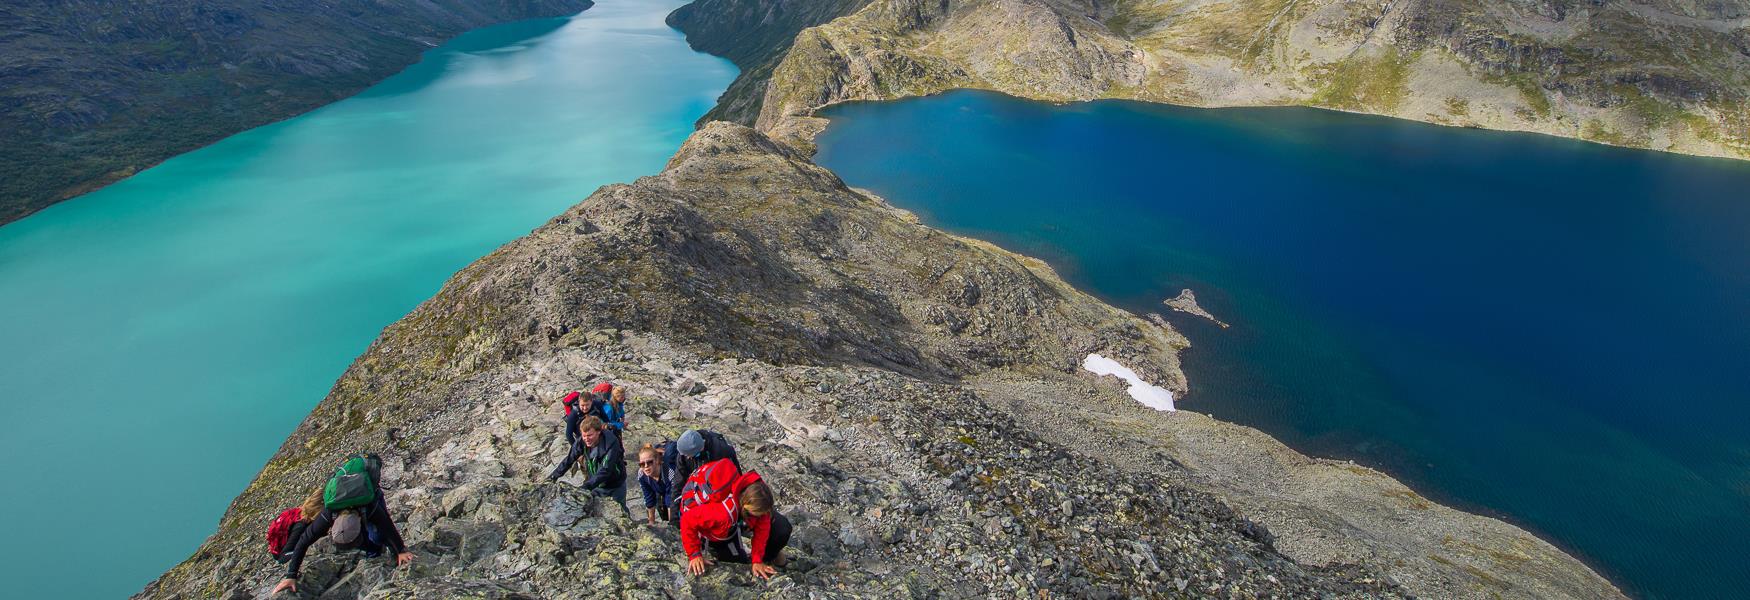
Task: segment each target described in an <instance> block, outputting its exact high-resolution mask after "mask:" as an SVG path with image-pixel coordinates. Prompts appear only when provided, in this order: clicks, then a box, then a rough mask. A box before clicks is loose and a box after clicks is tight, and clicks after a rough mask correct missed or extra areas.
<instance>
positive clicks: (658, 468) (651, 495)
mask: <svg viewBox="0 0 1750 600" xmlns="http://www.w3.org/2000/svg"><path fill="white" fill-rule="evenodd" d="M638 489H639V490H640V491H643V492H644V512H645V516H646V517H648V518H649V519H650V524H651V525H655V524H656V517H657V516H658V515H661V516H662V520H664V521H667V520H669V516H670V515H669V490H670V489H672V488H671V487H670V482H669V479H668V470H667V469H664V468H663V465H662V449H660V448H657V447H656V446H654V445H651V444H645V445H644V447H643V448H639V449H638Z"/></svg>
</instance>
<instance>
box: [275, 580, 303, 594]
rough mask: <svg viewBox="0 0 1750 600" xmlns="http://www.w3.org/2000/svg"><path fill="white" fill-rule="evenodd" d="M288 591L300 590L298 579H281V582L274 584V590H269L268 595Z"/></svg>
mask: <svg viewBox="0 0 1750 600" xmlns="http://www.w3.org/2000/svg"><path fill="white" fill-rule="evenodd" d="M286 591H289V592H294V593H296V592H297V591H298V580H296V579H281V580H280V584H279V585H276V586H273V591H272V592H268V594H267V595H269V596H272V595H275V594H278V593H280V592H286Z"/></svg>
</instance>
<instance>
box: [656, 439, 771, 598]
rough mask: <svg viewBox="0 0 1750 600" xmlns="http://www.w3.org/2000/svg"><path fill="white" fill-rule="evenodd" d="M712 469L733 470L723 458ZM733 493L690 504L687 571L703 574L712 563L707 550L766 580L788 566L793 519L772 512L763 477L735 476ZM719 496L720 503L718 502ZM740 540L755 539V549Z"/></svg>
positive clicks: (684, 534)
mask: <svg viewBox="0 0 1750 600" xmlns="http://www.w3.org/2000/svg"><path fill="white" fill-rule="evenodd" d="M710 468H715V469H722V470H730V469H733V468H734V467H733V465H732V464H731V463H729V462H728V461H727V459H725V460H723V461H720V462H718V463H713V465H712V466H711V467H710ZM688 483H689V484H692V483H693V482H692V481H689V482H688ZM689 487H694V486H692V485H689ZM729 489H730V493H728V494H720V495H717V496H715V497H713V498H712V499H713V500H714V501H712V502H708V503H704V504H698V505H692V506H690V507H689V508H688V509H687V511H686V512H685V513H684V514H682V515H681V518H680V522H681V547H682V549H683V550H685V551H686V553H687V572H689V573H692V574H693V575H703V574H704V573H705V569H706V568H707V567H708V566H709V565H710V562H709V561H708V560H706V558H705V555H704V551H705V548H706V547H709V548H710V549H711V555H712V557H713V558H715V559H716V560H718V561H721V562H726V563H737V564H747V565H749V567H750V568H751V569H752V571H753V575H754V577H758V578H760V579H768V578H770V577H771V576H772V575H773V574H775V573H776V572H777V569H775V568H774V567H778V566H783V564H784V562H785V560H784V554H783V552H784V547H785V546H787V545H789V543H790V529H791V527H790V520H789V519H788V518H785V517H784V515H782V514H779V513H778V512H777V511H775V510H773V504H774V502H773V499H772V490H771V488H770V487H768V486H767V485H766V483H765V481H762V480H761V479H760V474H759V473H757V472H753V471H748V472H745V473H736V474H735V479H734V482H733V484H732V485H731V487H730V488H729ZM707 495H709V494H707ZM719 497H720V498H721V499H720V500H718V499H716V498H719ZM742 536H748V537H750V538H752V548H751V550H750V549H749V548H747V547H745V546H743V545H742V542H741V538H742Z"/></svg>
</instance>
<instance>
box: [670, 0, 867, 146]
mask: <svg viewBox="0 0 1750 600" xmlns="http://www.w3.org/2000/svg"><path fill="white" fill-rule="evenodd" d="M868 3H869V0H697V1H696V2H693V3H690V4H687V5H686V6H682V7H680V8H678V9H675V11H674V12H673V13H670V14H669V16H668V25H669V26H670V27H674V28H676V29H679V30H681V31H683V32H686V34H687V43H688V44H691V45H692V47H693V49H695V50H698V51H700V52H707V53H710V54H715V55H718V56H722V57H724V58H727V59H729V60H730V61H732V62H734V63H735V66H737V67H741V75H740V76H738V77H736V78H735V82H734V83H731V84H730V85H729V89H728V90H725V91H724V92H723V95H722V96H721V97H719V98H718V99H717V106H714V107H712V108H711V111H710V112H708V113H706V114H705V116H704V117H701V118H700V119H699V123H700V124H704V123H709V122H711V121H733V122H736V123H741V124H743V125H752V124H753V122H754V119H757V118H759V112H760V99H761V98H764V97H765V93H766V82H767V80H769V79H771V76H772V69H773V68H774V67H776V66H777V65H778V60H779V59H782V58H783V57H784V51H785V50H787V49H789V48H790V42H791V40H794V39H796V33H797V32H799V31H801V30H803V29H804V28H807V27H813V26H815V25H820V24H822V23H826V22H829V21H832V20H833V19H837V18H839V17H842V16H845V15H848V14H851V13H853V12H856V10H857V9H859V8H862V7H863V6H864V5H867V4H868Z"/></svg>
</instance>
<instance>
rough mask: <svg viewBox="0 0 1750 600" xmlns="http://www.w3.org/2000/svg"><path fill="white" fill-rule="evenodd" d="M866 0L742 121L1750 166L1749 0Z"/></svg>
mask: <svg viewBox="0 0 1750 600" xmlns="http://www.w3.org/2000/svg"><path fill="white" fill-rule="evenodd" d="M721 1H722V2H729V3H732V4H734V3H735V2H733V0H721ZM750 1H751V0H750ZM865 2H866V5H865V6H863V7H862V8H861V9H860V10H858V11H857V12H856V13H854V14H851V15H848V16H845V17H842V18H839V19H836V20H833V21H830V22H825V23H823V24H820V25H817V26H814V27H810V28H807V29H803V30H800V32H799V34H798V35H797V36H796V38H795V39H794V40H793V43H792V44H791V45H790V46H789V48H788V49H787V50H786V51H785V52H784V56H783V58H782V59H781V60H780V61H779V63H778V65H777V66H775V67H773V68H772V69H771V70H770V72H769V74H768V73H765V72H754V73H748V74H746V75H744V77H748V78H761V77H769V79H770V83H769V84H767V85H763V86H756V85H752V84H743V85H740V86H738V87H737V88H736V89H734V90H732V92H734V93H738V94H741V96H739V97H733V98H726V102H728V103H731V104H734V105H737V106H753V105H756V104H757V105H758V106H759V107H760V110H759V111H757V113H753V116H752V117H751V119H747V120H744V121H743V122H745V123H750V124H754V123H757V125H758V127H759V128H760V129H761V130H762V131H766V132H768V133H772V134H773V135H775V136H777V137H778V138H779V139H783V140H786V141H787V142H790V143H794V144H797V145H799V146H800V147H804V148H807V147H808V146H809V144H810V140H811V139H812V137H813V135H814V133H816V132H818V130H819V129H820V128H821V127H823V126H824V124H823V123H822V122H820V121H819V120H818V119H815V118H813V117H812V115H813V114H814V113H815V111H817V110H818V109H820V108H821V107H824V106H828V105H831V104H834V103H837V102H845V101H853V100H888V99H895V98H901V97H906V96H918V95H928V94H933V93H937V92H941V91H945V90H948V89H954V88H979V89H989V90H996V91H1000V92H1004V93H1007V94H1011V95H1015V96H1019V97H1024V98H1032V99H1038V100H1047V101H1054V102H1068V101H1080V100H1092V99H1099V98H1123V99H1135V100H1146V101H1152V102H1167V103H1172V104H1181V105H1190V106H1258V105H1309V106H1319V107H1325V108H1332V109H1337V110H1346V111H1355V112H1365V113H1373V114H1381V115H1388V116H1394V117H1399V118H1405V119H1414V120H1419V121H1426V122H1431V123H1440V124H1446V125H1456V126H1466V127H1482V128H1489V129H1504V130H1516V131H1532V132H1539V133H1546V134H1551V135H1559V136H1566V137H1575V138H1581V139H1586V140H1591V141H1596V142H1602V143H1608V144H1615V145H1621V146H1630V147H1638V148H1650V149H1656V150H1667V151H1673V152H1682V153H1689V154H1700V155H1708V156H1722V157H1731V158H1750V3H1746V2H1745V1H1744V0H1721V1H1718V2H1708V3H1700V4H1697V3H1683V2H1666V1H1663V0H1604V1H1598V2H1571V1H1565V0H1548V1H1544V0H1539V1H1519V0H872V1H870V0H865ZM683 28H684V29H685V30H686V31H688V33H689V35H695V34H696V35H700V36H704V35H708V34H707V33H706V32H707V31H709V27H708V26H707V25H704V24H698V25H694V26H693V27H691V28H687V27H683ZM756 91H761V92H763V95H762V96H760V97H759V98H757V99H755V98H752V97H749V96H747V95H748V94H752V93H754V92H756ZM749 113H750V111H748V110H745V109H744V110H741V111H739V112H737V113H734V114H731V115H726V116H745V115H748V114H749Z"/></svg>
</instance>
